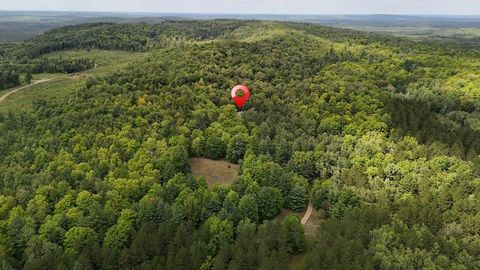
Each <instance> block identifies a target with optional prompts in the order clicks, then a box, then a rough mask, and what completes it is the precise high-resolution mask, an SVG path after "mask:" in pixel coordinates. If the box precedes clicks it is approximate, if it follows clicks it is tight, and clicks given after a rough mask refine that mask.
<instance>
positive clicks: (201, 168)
mask: <svg viewBox="0 0 480 270" xmlns="http://www.w3.org/2000/svg"><path fill="white" fill-rule="evenodd" d="M190 168H191V169H192V174H193V176H195V177H200V176H203V177H205V179H206V180H207V184H208V187H209V188H211V187H213V186H214V185H217V184H219V185H229V184H231V183H232V182H233V180H234V179H235V176H237V174H238V168H239V166H238V165H237V164H233V163H230V162H228V161H225V160H212V159H208V158H202V157H194V158H191V159H190Z"/></svg>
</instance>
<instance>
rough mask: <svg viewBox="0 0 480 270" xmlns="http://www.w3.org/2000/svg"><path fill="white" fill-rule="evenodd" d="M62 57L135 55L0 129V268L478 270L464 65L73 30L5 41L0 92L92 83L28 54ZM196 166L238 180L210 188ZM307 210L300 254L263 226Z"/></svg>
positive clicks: (474, 147) (421, 51)
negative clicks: (243, 101)
mask: <svg viewBox="0 0 480 270" xmlns="http://www.w3.org/2000/svg"><path fill="white" fill-rule="evenodd" d="M76 48H83V49H94V48H100V49H116V50H118V49H120V50H126V51H150V52H151V53H152V56H151V57H148V58H147V59H145V60H143V61H140V62H135V63H132V64H131V65H130V66H129V67H128V68H127V69H123V70H118V71H113V70H112V72H111V74H109V75H107V76H102V77H92V78H90V79H89V80H88V81H87V82H86V83H85V85H84V86H83V87H81V88H79V89H77V91H76V92H75V94H74V95H71V96H69V97H68V98H67V99H48V100H47V99H39V100H35V101H32V102H33V106H34V109H33V110H31V111H30V110H26V111H10V112H8V113H5V114H0V191H1V193H0V261H1V262H2V267H3V269H202V270H207V269H288V268H289V267H290V260H291V258H292V257H293V256H294V255H297V254H303V255H304V257H303V260H302V263H301V265H300V266H299V267H300V268H301V269H305V270H306V269H476V268H480V238H479V237H480V204H479V202H478V199H477V196H480V157H479V154H480V136H479V135H480V120H479V119H480V118H479V112H480V76H479V74H478V67H480V60H479V56H480V52H479V51H478V50H475V49H470V48H462V47H459V46H458V45H455V44H450V45H449V44H436V43H428V42H420V41H413V40H409V39H406V38H395V37H388V36H384V35H379V34H372V33H362V32H356V31H352V30H342V29H335V28H329V27H322V26H318V25H310V24H295V23H274V22H257V21H232V20H218V21H201V22H199V21H188V22H168V23H162V24H155V25H149V24H110V23H109V24H86V25H79V26H71V27H65V28H60V29H56V30H52V31H50V32H47V33H46V34H45V35H42V36H39V37H37V38H34V39H32V40H30V41H26V42H22V43H17V44H12V45H4V46H3V47H2V50H1V53H2V55H3V56H4V57H3V59H4V60H3V61H4V63H2V64H4V65H9V66H13V67H15V68H13V69H12V70H10V71H7V72H3V73H2V74H3V75H2V77H1V78H2V80H5V82H6V83H4V85H5V86H4V87H11V86H12V83H11V82H10V81H15V80H18V74H19V73H21V72H69V71H68V70H66V68H65V67H66V66H69V65H71V64H72V63H77V64H78V65H82V66H83V68H85V69H86V68H91V65H92V63H93V62H92V61H94V59H84V60H79V59H61V58H52V57H45V55H44V54H47V53H50V52H54V51H59V50H67V49H76ZM52 59H53V60H52ZM50 60H51V61H50ZM39 66H42V67H39ZM50 66H53V67H50ZM57 67H60V68H57ZM35 68H39V70H38V71H37V70H36V69H35ZM76 70H77V69H76ZM78 70H81V69H78ZM3 78H5V79H3ZM15 78H16V79H15ZM239 83H244V84H246V85H248V86H249V87H250V90H251V98H250V100H249V101H248V103H247V105H246V107H245V112H244V113H243V114H241V115H240V116H237V109H236V108H235V107H234V105H233V104H232V102H231V100H230V89H231V87H233V86H234V85H236V84H239ZM14 84H15V83H13V85H14ZM0 87H1V84H0ZM0 106H1V104H0ZM194 156H204V157H208V158H211V159H227V160H229V161H231V162H233V163H238V164H240V172H239V176H238V177H237V178H236V179H235V181H234V183H233V184H232V185H231V186H216V187H214V188H211V189H209V188H208V187H207V184H206V182H205V180H204V179H202V178H199V179H195V178H194V177H193V176H192V175H191V171H190V166H189V158H190V157H194ZM310 197H311V199H312V201H313V204H314V206H315V208H317V209H318V210H319V211H320V212H321V213H322V215H323V216H324V219H325V220H324V222H323V223H322V224H321V226H320V227H319V228H318V231H317V233H316V235H315V236H314V237H313V239H307V238H306V236H305V233H304V228H303V226H302V225H301V224H300V220H299V219H298V218H297V217H296V216H288V217H287V218H286V219H284V220H283V221H279V220H278V219H276V217H277V215H278V213H279V212H280V209H282V208H289V209H292V210H294V211H302V210H304V209H305V208H306V206H307V203H308V200H309V198H310ZM307 243H310V244H307Z"/></svg>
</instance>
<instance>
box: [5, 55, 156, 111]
mask: <svg viewBox="0 0 480 270" xmlns="http://www.w3.org/2000/svg"><path fill="white" fill-rule="evenodd" d="M148 55H150V54H149V53H131V52H124V51H105V50H91V51H86V50H72V51H63V52H55V53H51V54H47V55H45V56H43V57H59V56H61V57H64V58H68V57H86V58H91V59H94V61H95V63H96V64H97V67H96V68H94V69H90V70H87V71H83V72H79V73H76V74H68V75H67V74H35V75H34V76H33V79H34V80H40V79H47V78H56V79H53V80H51V81H48V82H44V83H41V84H37V85H33V86H31V87H29V88H26V89H23V90H20V91H18V92H16V93H14V94H11V95H10V96H9V97H8V98H6V99H5V100H3V101H2V102H1V103H0V112H7V111H9V110H14V111H19V110H29V109H31V108H32V104H33V103H32V102H33V101H34V100H36V99H54V98H55V99H59V98H68V96H69V95H71V94H72V93H73V92H74V91H75V90H76V89H78V88H80V87H81V86H83V85H84V83H85V81H86V80H87V79H88V78H89V77H92V76H104V75H107V74H109V73H112V72H115V71H117V70H119V69H122V68H125V67H127V66H128V64H129V63H132V62H135V61H137V60H140V59H143V58H144V57H147V56H148ZM23 85H25V84H23ZM14 89H15V88H13V89H6V90H3V91H0V96H2V95H4V94H6V93H7V92H9V91H12V90H14Z"/></svg>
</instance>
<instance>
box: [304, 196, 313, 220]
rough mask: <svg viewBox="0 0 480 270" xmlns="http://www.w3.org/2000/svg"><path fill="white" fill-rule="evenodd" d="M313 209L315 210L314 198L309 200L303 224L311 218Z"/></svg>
mask: <svg viewBox="0 0 480 270" xmlns="http://www.w3.org/2000/svg"><path fill="white" fill-rule="evenodd" d="M312 211H313V204H312V200H309V201H308V208H307V212H305V215H304V216H303V218H302V225H305V224H306V223H307V221H308V219H309V218H310V215H311V214H312Z"/></svg>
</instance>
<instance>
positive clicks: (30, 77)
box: [25, 72, 33, 84]
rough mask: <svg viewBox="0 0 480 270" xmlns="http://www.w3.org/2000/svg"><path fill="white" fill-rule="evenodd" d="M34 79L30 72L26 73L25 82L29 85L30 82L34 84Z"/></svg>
mask: <svg viewBox="0 0 480 270" xmlns="http://www.w3.org/2000/svg"><path fill="white" fill-rule="evenodd" d="M32 79H33V76H32V74H31V73H30V72H27V73H25V82H26V83H27V84H30V82H32Z"/></svg>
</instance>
